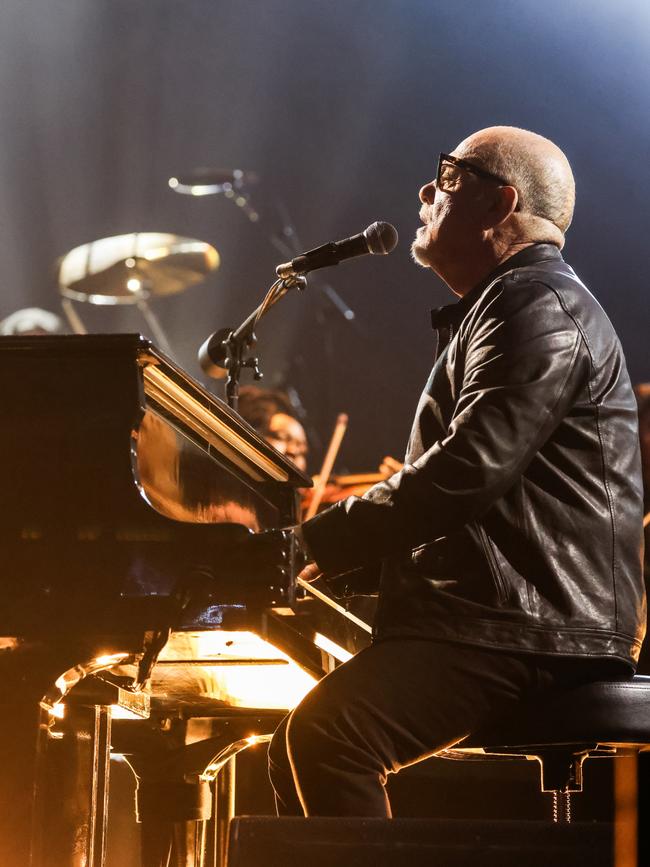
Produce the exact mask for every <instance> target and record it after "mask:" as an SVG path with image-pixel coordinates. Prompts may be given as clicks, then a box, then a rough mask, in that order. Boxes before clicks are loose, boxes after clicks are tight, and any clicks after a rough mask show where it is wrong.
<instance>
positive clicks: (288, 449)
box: [238, 385, 309, 472]
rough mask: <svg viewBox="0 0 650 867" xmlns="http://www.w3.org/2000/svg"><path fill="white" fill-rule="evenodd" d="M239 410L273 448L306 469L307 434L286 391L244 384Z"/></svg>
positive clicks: (302, 468)
mask: <svg viewBox="0 0 650 867" xmlns="http://www.w3.org/2000/svg"><path fill="white" fill-rule="evenodd" d="M238 412H239V414H240V415H241V417H242V418H243V419H244V420H245V421H247V422H248V423H249V425H251V427H254V428H255V430H256V431H258V433H260V434H261V435H262V436H263V437H264V439H265V440H266V441H267V442H268V443H269V445H272V446H273V448H274V449H276V450H277V451H279V452H280V454H283V455H285V456H286V457H288V458H289V460H290V461H293V463H294V464H295V465H296V466H297V467H298V469H299V470H302V472H305V471H306V469H307V455H308V453H309V445H308V443H307V434H306V433H305V429H304V427H303V426H302V423H301V421H300V419H299V418H298V415H297V413H296V410H295V409H294V407H293V406H292V405H291V401H290V400H289V398H288V396H287V395H286V394H285V392H283V391H280V390H278V389H265V388H259V387H258V386H256V385H245V386H242V388H241V389H240V390H239V406H238Z"/></svg>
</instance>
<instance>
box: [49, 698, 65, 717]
mask: <svg viewBox="0 0 650 867" xmlns="http://www.w3.org/2000/svg"><path fill="white" fill-rule="evenodd" d="M50 713H51V714H52V716H54V717H56V718H57V719H63V717H64V716H65V705H64V704H62V703H61V702H57V703H56V704H53V705H52V707H51V708H50Z"/></svg>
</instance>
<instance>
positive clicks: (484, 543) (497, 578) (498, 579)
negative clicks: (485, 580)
mask: <svg viewBox="0 0 650 867" xmlns="http://www.w3.org/2000/svg"><path fill="white" fill-rule="evenodd" d="M474 526H475V527H476V529H477V531H478V537H479V539H480V541H481V547H482V548H483V553H484V554H485V558H486V560H487V561H488V566H489V567H490V572H491V573H492V578H493V579H494V584H495V586H496V591H497V599H498V600H499V602H505V601H506V599H507V598H508V594H507V589H506V583H505V581H504V580H503V575H502V574H501V569H500V568H499V564H498V563H497V559H496V557H495V556H494V551H493V550H492V544H491V543H490V540H489V539H488V534H487V533H486V532H485V528H484V527H483V526H481V524H479V523H478V521H475V522H474Z"/></svg>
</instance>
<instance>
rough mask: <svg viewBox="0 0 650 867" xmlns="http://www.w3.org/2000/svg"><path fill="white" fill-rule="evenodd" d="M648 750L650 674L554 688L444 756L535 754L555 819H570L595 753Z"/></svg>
mask: <svg viewBox="0 0 650 867" xmlns="http://www.w3.org/2000/svg"><path fill="white" fill-rule="evenodd" d="M647 749H650V677H643V676H640V675H637V676H635V677H632V678H630V679H629V680H619V681H599V682H596V683H588V684H582V685H580V686H576V687H571V688H566V689H558V690H553V691H552V692H547V693H544V694H543V695H542V696H536V697H535V698H534V699H532V700H531V701H529V702H526V703H524V704H522V705H521V706H520V707H519V708H518V709H517V710H516V711H515V712H514V713H512V714H510V716H509V717H508V718H507V719H502V720H501V721H500V722H498V723H496V724H493V725H491V726H487V727H485V728H483V729H481V730H479V731H477V732H474V733H473V734H471V735H469V736H468V737H467V738H465V739H464V740H463V741H461V742H460V743H459V744H458V745H456V746H454V747H452V748H450V749H448V750H444V751H443V752H441V753H439V754H438V755H439V756H440V758H447V759H455V760H461V761H468V760H470V761H471V760H485V759H521V758H526V759H528V758H532V759H537V761H538V762H539V763H540V766H541V789H542V791H543V792H550V793H551V794H552V795H553V821H554V822H570V821H571V793H572V792H581V791H582V764H583V762H584V760H585V759H587V758H591V757H610V758H616V757H617V756H636V755H637V754H638V753H639V752H642V751H643V750H647Z"/></svg>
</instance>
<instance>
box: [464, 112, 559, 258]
mask: <svg viewBox="0 0 650 867" xmlns="http://www.w3.org/2000/svg"><path fill="white" fill-rule="evenodd" d="M454 155H455V156H458V157H462V158H463V159H466V160H469V161H471V162H474V163H476V164H477V165H479V166H481V167H482V168H485V169H487V170H488V171H489V172H492V174H495V175H498V176H499V177H502V178H505V179H506V180H507V181H509V182H510V184H511V185H512V186H513V187H515V188H516V190H517V192H518V194H519V202H518V206H517V212H516V214H515V215H514V217H515V222H516V223H517V224H518V228H519V230H520V231H521V233H522V234H523V235H525V236H526V237H529V238H530V240H536V241H550V242H552V243H556V244H557V245H558V246H560V247H562V246H563V244H564V233H565V232H566V230H567V229H568V228H569V225H570V223H571V218H572V217H573V207H574V203H575V183H574V180H573V172H572V171H571V166H570V165H569V161H568V160H567V158H566V156H565V155H564V153H563V152H562V151H561V150H560V148H559V147H558V146H557V145H555V144H553V142H552V141H549V139H547V138H544V136H541V135H538V134H537V133H534V132H529V131H528V130H525V129H519V128H518V127H513V126H492V127H488V128H487V129H483V130H480V131H479V132H477V133H474V134H473V135H471V136H469V137H468V138H466V139H465V140H464V141H462V142H461V143H460V144H459V145H458V147H457V148H456V150H455V151H454Z"/></svg>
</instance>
